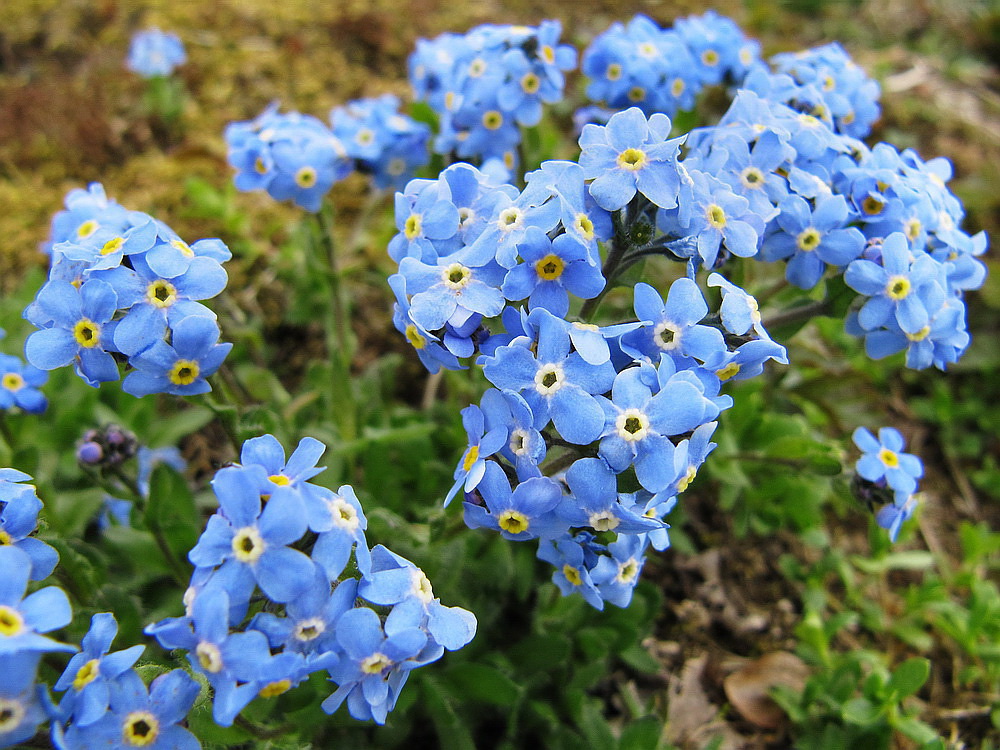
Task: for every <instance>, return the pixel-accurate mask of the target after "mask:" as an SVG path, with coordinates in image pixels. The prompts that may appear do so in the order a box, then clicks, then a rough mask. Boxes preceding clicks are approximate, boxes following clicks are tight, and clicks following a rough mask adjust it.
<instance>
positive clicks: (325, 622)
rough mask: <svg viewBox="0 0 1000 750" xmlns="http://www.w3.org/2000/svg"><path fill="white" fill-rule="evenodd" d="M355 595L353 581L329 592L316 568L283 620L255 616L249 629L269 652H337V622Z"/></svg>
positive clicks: (263, 614) (326, 580) (327, 580)
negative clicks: (258, 634) (263, 640)
mask: <svg viewBox="0 0 1000 750" xmlns="http://www.w3.org/2000/svg"><path fill="white" fill-rule="evenodd" d="M357 593H358V582H357V580H355V579H353V578H347V579H345V580H343V581H340V582H339V583H337V584H336V587H335V588H334V589H333V591H332V592H331V590H330V578H328V577H327V575H326V573H324V571H323V569H322V568H320V567H319V566H317V567H316V568H315V570H314V573H313V580H312V582H311V584H310V586H309V587H308V588H307V589H306V590H305V591H304V592H303V593H302V594H300V595H299V596H298V597H297V598H295V599H293V600H292V601H290V602H288V604H287V605H285V614H286V616H285V617H278V616H277V615H275V614H272V613H270V612H259V613H258V614H256V615H254V617H253V620H251V622H250V625H249V627H250V628H252V629H254V630H259V631H261V632H262V633H264V634H265V635H266V636H267V639H268V641H269V642H270V644H271V648H273V649H277V648H281V647H284V648H285V649H286V650H290V651H294V652H297V653H303V654H321V653H324V652H331V651H337V650H339V646H338V645H337V642H336V627H335V626H336V623H337V620H338V619H339V618H340V616H341V615H342V614H344V613H345V612H347V611H348V610H349V609H351V608H352V607H353V606H354V600H355V598H356V597H357Z"/></svg>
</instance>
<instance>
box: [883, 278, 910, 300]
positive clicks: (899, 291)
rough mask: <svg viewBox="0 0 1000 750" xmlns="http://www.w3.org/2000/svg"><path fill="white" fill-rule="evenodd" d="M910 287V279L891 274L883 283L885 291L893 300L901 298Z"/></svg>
mask: <svg viewBox="0 0 1000 750" xmlns="http://www.w3.org/2000/svg"><path fill="white" fill-rule="evenodd" d="M912 289H913V287H912V285H911V284H910V280H909V279H908V278H906V277H905V276H893V277H892V278H891V279H889V282H888V283H887V284H886V285H885V293H886V294H887V295H889V297H890V298H891V299H895V300H900V299H903V297H905V296H906V295H907V294H909V293H910V292H911V291H912Z"/></svg>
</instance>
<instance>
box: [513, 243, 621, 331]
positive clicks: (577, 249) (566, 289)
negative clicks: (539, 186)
mask: <svg viewBox="0 0 1000 750" xmlns="http://www.w3.org/2000/svg"><path fill="white" fill-rule="evenodd" d="M517 249H518V253H519V254H520V256H521V258H522V259H523V260H524V261H525V262H524V263H520V264H518V265H516V266H514V268H512V269H511V270H510V271H508V272H507V276H506V277H505V278H504V280H503V286H502V287H501V290H502V291H503V294H504V296H505V297H506V298H507V299H510V300H520V299H524V298H525V297H528V308H529V309H534V308H536V307H543V308H545V309H546V310H548V311H549V312H551V313H552V314H553V315H556V316H559V317H563V316H565V315H566V313H567V312H569V293H572V294H574V295H575V296H577V297H580V298H581V299H591V298H593V297H596V296H597V295H598V294H600V293H601V290H603V289H604V283H605V282H604V277H603V276H602V275H601V271H600V269H599V268H597V267H596V266H595V265H592V264H591V263H590V262H589V254H588V252H587V247H586V246H585V245H582V244H581V243H580V242H579V241H578V240H577V239H575V238H574V237H573V236H572V235H570V234H561V235H559V236H558V237H556V238H555V239H554V240H550V239H549V237H548V235H546V234H545V232H543V231H542V230H541V229H539V228H538V227H528V229H527V231H526V232H525V235H524V239H523V240H521V241H520V242H519V243H518V246H517Z"/></svg>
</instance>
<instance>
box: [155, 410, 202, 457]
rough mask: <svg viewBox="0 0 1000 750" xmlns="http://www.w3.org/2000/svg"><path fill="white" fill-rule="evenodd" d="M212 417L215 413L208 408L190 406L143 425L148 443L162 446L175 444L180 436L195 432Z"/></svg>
mask: <svg viewBox="0 0 1000 750" xmlns="http://www.w3.org/2000/svg"><path fill="white" fill-rule="evenodd" d="M214 418H215V415H214V414H212V411H211V410H210V409H206V408H205V407H204V406H190V407H188V408H187V409H183V410H181V411H179V412H177V413H176V414H172V415H170V416H169V417H168V418H166V419H163V418H158V419H156V420H155V421H153V422H152V423H150V424H149V425H143V427H145V430H144V432H145V435H146V440H148V441H149V444H150V445H154V446H159V447H163V446H168V445H177V443H178V442H180V440H181V438H183V437H187V436H188V435H190V434H191V433H193V432H197V431H198V430H200V429H201V428H202V427H204V426H205V425H207V424H208V423H209V422H211V421H212V419H214Z"/></svg>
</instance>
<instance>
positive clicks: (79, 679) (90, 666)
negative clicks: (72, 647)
mask: <svg viewBox="0 0 1000 750" xmlns="http://www.w3.org/2000/svg"><path fill="white" fill-rule="evenodd" d="M100 671H101V663H100V662H99V661H98V660H97V659H91V660H90V661H88V662H87V663H86V664H84V665H83V666H82V667H80V668H79V669H78V670H77V671H76V677H74V678H73V689H74V690H76V691H77V692H80V691H81V690H83V689H84V688H85V687H87V685H89V684H90V683H92V682H93V681H94V680H96V679H97V675H98V674H100Z"/></svg>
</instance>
